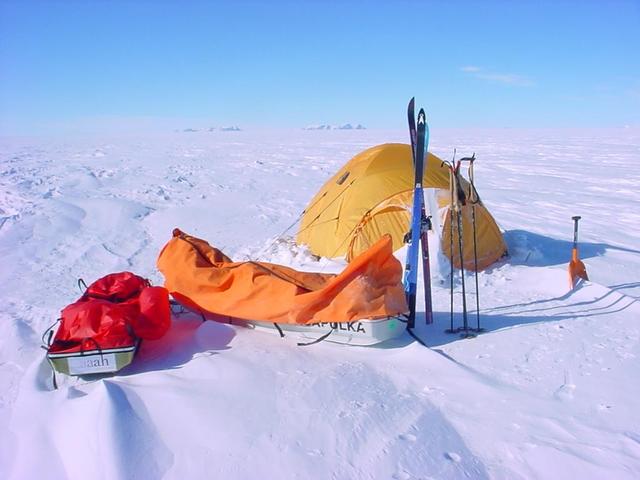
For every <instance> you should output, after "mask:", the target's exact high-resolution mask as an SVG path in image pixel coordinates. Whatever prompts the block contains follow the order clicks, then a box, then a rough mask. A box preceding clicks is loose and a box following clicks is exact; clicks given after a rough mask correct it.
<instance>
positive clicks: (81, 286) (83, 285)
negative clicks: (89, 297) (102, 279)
mask: <svg viewBox="0 0 640 480" xmlns="http://www.w3.org/2000/svg"><path fill="white" fill-rule="evenodd" d="M87 288H89V287H87V284H86V283H85V281H84V280H83V279H82V278H79V279H78V289H79V290H80V293H82V294H83V295H84V293H85V292H86V291H87Z"/></svg>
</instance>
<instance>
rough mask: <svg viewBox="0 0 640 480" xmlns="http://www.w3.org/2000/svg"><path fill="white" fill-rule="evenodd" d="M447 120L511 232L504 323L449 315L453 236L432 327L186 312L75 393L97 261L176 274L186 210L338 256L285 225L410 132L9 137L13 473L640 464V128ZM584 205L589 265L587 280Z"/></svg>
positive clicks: (5, 410)
mask: <svg viewBox="0 0 640 480" xmlns="http://www.w3.org/2000/svg"><path fill="white" fill-rule="evenodd" d="M431 130H432V131H431V139H432V140H431V141H432V144H431V146H430V151H432V152H433V153H435V154H437V155H439V156H441V157H442V158H443V159H450V158H451V156H452V153H453V149H454V148H457V151H458V155H459V156H462V155H468V154H471V153H473V152H476V155H477V158H478V160H477V163H476V183H477V186H478V190H479V192H480V195H481V197H482V199H483V201H484V202H485V204H486V205H487V207H488V208H489V210H490V211H491V212H492V213H493V214H494V216H495V218H496V220H497V221H498V223H499V225H500V226H501V228H502V229H503V230H504V232H505V238H506V240H507V242H508V245H509V251H510V257H509V258H507V259H505V260H503V261H501V262H500V263H498V264H496V265H495V266H493V267H492V268H490V269H489V270H487V271H485V272H482V273H481V274H480V275H479V286H480V307H481V322H482V326H483V327H484V328H485V329H486V332H485V333H483V334H481V335H479V336H478V337H476V338H472V339H461V338H459V337H458V336H455V335H447V334H445V333H443V331H444V330H445V328H447V327H448V326H449V321H450V317H449V290H448V285H449V279H448V266H447V264H446V262H442V258H441V257H439V255H438V254H437V252H436V253H435V254H434V255H433V258H432V259H433V265H432V268H433V270H434V278H433V282H434V292H433V298H434V305H435V324H434V325H432V326H426V325H424V306H423V303H422V301H421V299H422V290H421V289H422V285H420V286H419V292H418V293H419V296H418V298H419V302H418V309H419V314H418V327H417V329H416V331H417V334H418V335H419V336H420V337H421V338H423V339H424V340H425V342H426V343H427V344H428V345H429V347H430V348H425V347H423V346H421V345H420V344H418V343H416V342H415V341H413V339H412V338H411V337H410V336H409V335H408V334H404V335H403V336H402V337H400V338H398V339H396V340H394V341H391V342H388V343H385V344H381V345H380V346H377V347H366V348H365V347H349V346H341V345H336V344H332V343H329V342H322V343H319V344H316V345H313V346H309V347H299V346H297V345H296V344H295V341H292V340H290V339H287V338H285V339H281V338H279V337H278V336H277V335H272V334H269V333H264V332H259V331H253V330H250V329H247V328H242V327H237V326H230V325H226V324H218V323H214V322H205V323H202V321H201V320H200V318H198V317H197V316H195V315H192V314H186V315H177V316H174V318H173V324H172V328H171V330H170V331H169V333H168V334H167V335H166V336H165V337H164V338H162V339H161V340H158V341H147V342H144V343H143V345H142V348H141V350H140V351H139V353H138V355H137V357H136V360H135V361H134V363H133V364H132V365H130V366H129V367H127V368H125V369H124V370H122V371H121V372H119V373H118V374H116V375H112V376H105V377H102V378H98V379H95V378H89V379H88V378H75V377H63V376H60V375H58V382H59V389H57V390H54V389H53V386H52V381H51V370H50V368H49V366H48V364H47V363H46V361H44V351H43V350H42V349H41V348H40V345H41V335H42V333H43V332H44V330H45V329H46V328H47V327H48V326H49V325H50V324H52V323H53V322H54V321H55V320H56V319H57V318H58V316H59V314H60V310H61V309H62V308H63V307H64V306H65V305H67V304H68V303H71V302H73V301H74V300H76V299H77V298H78V296H79V291H78V290H77V288H76V282H77V279H78V278H83V279H85V280H86V281H87V282H90V281H93V280H96V279H97V278H99V277H101V276H103V275H105V274H107V273H111V272H117V271H123V270H129V271H133V272H135V273H137V274H139V275H142V276H144V277H147V278H149V279H150V280H151V281H152V282H153V283H155V284H161V283H162V277H161V275H160V274H159V272H157V270H156V267H155V260H156V257H157V255H158V253H159V251H160V249H161V247H162V246H163V244H164V243H166V242H167V241H168V240H169V238H170V236H171V231H172V229H173V228H174V227H180V228H181V229H182V230H183V231H185V232H188V233H190V234H192V235H196V236H199V237H201V238H204V239H207V240H208V241H209V242H210V243H212V244H213V245H215V246H217V247H219V248H221V249H222V250H223V251H224V252H225V253H227V254H228V255H229V256H231V257H232V258H234V259H238V260H242V259H248V258H252V259H256V258H259V259H261V260H267V261H273V262H277V263H282V264H287V265H291V266H293V267H296V268H299V269H304V270H316V271H323V272H338V271H340V270H341V269H342V268H343V267H344V262H342V261H340V260H331V261H330V260H327V259H321V260H319V261H318V260H317V259H315V258H314V257H313V256H312V255H310V253H309V252H308V251H306V250H305V249H304V248H303V247H299V246H296V245H295V244H294V243H293V241H292V236H293V235H294V234H295V230H296V228H295V226H294V227H293V228H292V229H289V230H287V227H288V226H289V225H291V224H294V223H295V221H296V219H297V218H298V216H299V215H300V213H301V212H302V210H303V209H304V208H305V206H306V204H307V202H308V201H309V200H310V199H311V198H312V196H313V194H314V193H315V192H316V191H317V190H318V189H319V187H320V186H321V185H322V184H323V183H324V182H325V181H326V180H327V179H328V178H329V177H330V176H331V175H333V174H334V173H335V172H336V171H337V170H338V168H339V167H340V166H342V165H343V164H344V163H346V162H347V161H348V160H349V159H350V158H351V157H352V156H353V155H355V154H356V153H358V152H360V151H362V150H364V149H365V148H368V147H371V146H373V145H376V144H380V143H385V142H392V141H399V142H406V141H407V134H406V133H405V132H403V131H397V132H383V131H374V130H363V131H355V130H354V131H340V130H332V131H305V130H297V131H288V132H276V131H272V132H254V131H250V130H245V131H240V132H233V134H229V133H228V132H220V131H213V132H192V133H190V134H188V135H186V134H184V133H179V132H173V133H167V134H166V135H164V136H158V137H153V138H152V137H144V138H142V137H138V138H132V137H131V138H106V137H100V138H98V137H93V138H87V137H83V138H65V139H43V138H2V139H0V253H1V256H2V268H1V269H0V284H1V286H2V288H1V289H0V291H1V292H2V293H1V295H2V302H0V478H11V479H30V478H52V479H61V478H72V479H76V478H96V479H112V478H171V479H174V478H175V479H184V478H225V479H255V478H264V479H284V478H318V479H326V478H335V479H363V478H376V479H377V478H393V479H428V478H433V479H449V478H451V479H456V478H473V479H483V478H492V479H510V480H513V479H536V478H540V479H547V478H580V479H599V478H601V479H637V478H640V409H639V408H638V399H639V398H640V374H639V373H638V372H640V346H639V345H640V304H639V303H638V298H640V240H639V238H640V226H639V225H640V168H638V164H639V163H640V131H638V130H635V129H625V130H593V131H591V130H589V131H588V130H581V131H574V130H553V131H542V130H535V131H520V130H506V129H505V130H487V131H477V130H476V131H462V130H460V131H455V130H443V131H439V130H438V129H437V126H436V125H433V126H432V129H431ZM573 215H581V216H582V221H581V223H580V255H581V258H582V259H583V260H584V262H585V264H586V267H587V271H588V273H589V276H590V278H591V282H584V283H582V284H581V285H580V286H579V287H578V288H577V289H575V290H573V291H570V290H569V288H568V278H567V263H568V261H569V259H570V251H571V240H572V233H573V224H572V221H571V217H572V216H573ZM283 232H284V234H283ZM281 234H283V235H281ZM431 244H432V248H434V249H435V245H436V244H437V237H436V235H435V234H431ZM397 255H398V257H399V258H400V259H403V256H404V251H403V250H401V251H399V252H397ZM460 280H461V279H460V276H459V275H456V277H455V285H456V297H455V300H456V312H457V313H456V318H455V322H456V325H459V324H460V322H461V316H460V314H459V312H460V287H461V281H460ZM466 285H467V289H468V304H469V308H470V314H469V321H470V322H471V324H472V325H475V322H476V316H475V312H474V311H473V310H474V308H475V304H476V296H475V289H474V278H473V275H467V277H466Z"/></svg>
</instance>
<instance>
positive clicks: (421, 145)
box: [404, 99, 431, 328]
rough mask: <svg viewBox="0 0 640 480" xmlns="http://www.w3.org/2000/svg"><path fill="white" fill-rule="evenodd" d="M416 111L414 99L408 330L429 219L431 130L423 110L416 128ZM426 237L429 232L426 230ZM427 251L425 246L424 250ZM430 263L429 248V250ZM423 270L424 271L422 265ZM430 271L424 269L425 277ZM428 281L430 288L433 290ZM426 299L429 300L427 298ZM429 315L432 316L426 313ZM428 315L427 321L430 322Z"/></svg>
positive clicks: (406, 285)
mask: <svg viewBox="0 0 640 480" xmlns="http://www.w3.org/2000/svg"><path fill="white" fill-rule="evenodd" d="M413 109H414V99H411V101H410V102H409V112H408V113H409V129H410V131H411V144H412V146H414V131H415V147H414V148H413V163H414V187H413V207H412V209H411V243H410V244H409V248H408V251H407V260H406V263H405V273H404V288H405V294H406V296H407V303H408V304H409V322H408V327H409V328H413V327H414V326H415V318H416V291H417V282H418V247H419V243H420V239H421V236H422V235H421V234H422V232H423V230H425V228H426V225H424V226H423V218H425V219H426V215H425V213H424V192H423V190H422V178H423V175H424V158H425V152H426V150H427V146H428V144H429V128H428V126H427V118H426V114H425V113H424V109H420V112H419V113H418V120H417V126H416V128H415V130H414V128H413V124H414V121H413V118H414V116H413ZM425 236H426V231H425ZM423 248H424V247H423ZM426 253H427V261H428V247H427V250H426ZM424 258H425V251H424V250H423V260H424ZM423 268H425V267H424V266H423ZM426 276H427V271H426V270H425V277H426ZM430 283H431V282H430V281H429V287H430ZM426 294H427V285H426V284H425V295H426ZM428 295H429V302H428V304H427V309H428V310H429V311H430V310H431V308H430V307H431V305H430V303H431V302H430V300H431V292H430V288H429V292H428ZM425 300H426V298H425ZM427 315H429V313H428V314H427ZM429 316H430V315H429ZM429 316H428V317H427V319H429Z"/></svg>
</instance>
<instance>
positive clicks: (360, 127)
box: [304, 123, 366, 130]
mask: <svg viewBox="0 0 640 480" xmlns="http://www.w3.org/2000/svg"><path fill="white" fill-rule="evenodd" d="M304 130H366V127H365V126H364V125H361V124H357V125H356V126H355V127H354V126H353V125H351V124H350V123H345V124H344V125H328V124H323V125H309V126H307V127H304Z"/></svg>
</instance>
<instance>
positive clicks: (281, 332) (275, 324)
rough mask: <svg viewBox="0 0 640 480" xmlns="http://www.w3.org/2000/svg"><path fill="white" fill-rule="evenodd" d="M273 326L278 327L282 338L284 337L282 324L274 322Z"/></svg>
mask: <svg viewBox="0 0 640 480" xmlns="http://www.w3.org/2000/svg"><path fill="white" fill-rule="evenodd" d="M273 326H274V327H276V329H277V330H278V333H279V334H280V338H284V332H283V331H282V328H280V325H278V324H277V323H275V322H274V323H273Z"/></svg>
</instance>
